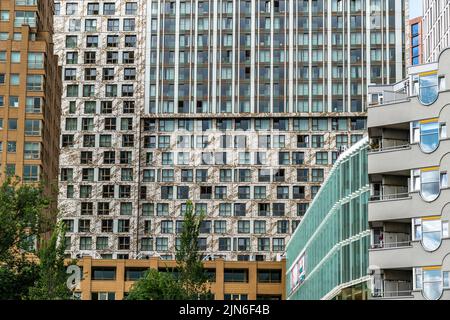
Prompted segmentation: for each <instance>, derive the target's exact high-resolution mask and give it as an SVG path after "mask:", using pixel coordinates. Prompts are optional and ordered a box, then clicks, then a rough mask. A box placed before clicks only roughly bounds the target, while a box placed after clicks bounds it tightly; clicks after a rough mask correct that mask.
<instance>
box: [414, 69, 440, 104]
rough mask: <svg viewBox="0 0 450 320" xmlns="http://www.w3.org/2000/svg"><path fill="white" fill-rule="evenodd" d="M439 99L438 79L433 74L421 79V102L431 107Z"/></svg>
mask: <svg viewBox="0 0 450 320" xmlns="http://www.w3.org/2000/svg"><path fill="white" fill-rule="evenodd" d="M437 98H438V77H437V74H431V75H426V76H420V77H419V100H420V102H421V103H422V104H424V105H430V104H432V103H433V102H435V101H436V100H437Z"/></svg>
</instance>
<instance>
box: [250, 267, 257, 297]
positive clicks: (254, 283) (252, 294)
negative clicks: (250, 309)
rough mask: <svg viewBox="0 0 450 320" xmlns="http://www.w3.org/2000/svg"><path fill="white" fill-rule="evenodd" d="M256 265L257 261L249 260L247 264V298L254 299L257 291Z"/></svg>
mask: <svg viewBox="0 0 450 320" xmlns="http://www.w3.org/2000/svg"><path fill="white" fill-rule="evenodd" d="M257 273H258V267H257V262H250V263H249V266H248V299H249V300H256V292H257V291H258V281H257V280H258V279H257V277H258V275H257Z"/></svg>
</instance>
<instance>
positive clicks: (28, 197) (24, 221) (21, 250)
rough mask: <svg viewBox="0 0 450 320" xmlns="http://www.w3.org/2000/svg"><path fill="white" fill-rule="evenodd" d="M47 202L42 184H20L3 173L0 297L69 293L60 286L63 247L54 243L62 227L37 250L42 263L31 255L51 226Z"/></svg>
mask: <svg viewBox="0 0 450 320" xmlns="http://www.w3.org/2000/svg"><path fill="white" fill-rule="evenodd" d="M49 204H50V199H49V198H48V197H47V196H45V194H44V188H43V185H42V184H40V185H30V184H20V181H19V179H13V178H11V177H6V179H5V181H4V182H3V183H2V184H1V185H0V299H14V300H17V299H30V298H31V299H66V298H67V297H68V295H67V291H66V290H67V289H65V290H63V286H64V287H65V286H66V284H65V281H66V280H65V279H66V278H65V269H64V265H63V263H64V260H63V254H64V252H63V250H64V248H63V247H62V245H58V244H57V243H58V241H57V240H58V238H59V237H60V236H61V235H63V234H64V233H63V231H62V229H61V227H57V228H56V230H55V233H54V234H53V236H52V237H51V239H50V241H49V242H48V244H45V243H43V247H42V250H39V251H38V252H37V255H38V257H39V258H40V261H41V263H39V262H38V261H36V260H35V259H32V258H33V255H35V254H36V251H35V248H34V243H35V241H36V239H38V238H39V236H40V234H41V233H42V232H43V231H47V230H48V228H49V227H51V226H52V220H51V218H52V217H54V215H52V214H51V212H50V209H49ZM49 218H50V219H49ZM63 272H64V273H63ZM63 275H64V277H63ZM31 288H32V289H31Z"/></svg>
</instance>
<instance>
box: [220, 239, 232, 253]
mask: <svg viewBox="0 0 450 320" xmlns="http://www.w3.org/2000/svg"><path fill="white" fill-rule="evenodd" d="M230 250H231V239H230V238H219V251H230Z"/></svg>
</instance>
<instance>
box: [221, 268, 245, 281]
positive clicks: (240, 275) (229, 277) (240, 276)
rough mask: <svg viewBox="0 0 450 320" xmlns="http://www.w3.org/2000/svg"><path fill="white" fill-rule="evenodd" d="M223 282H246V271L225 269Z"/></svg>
mask: <svg viewBox="0 0 450 320" xmlns="http://www.w3.org/2000/svg"><path fill="white" fill-rule="evenodd" d="M224 282H248V270H247V269H225V270H224Z"/></svg>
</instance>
